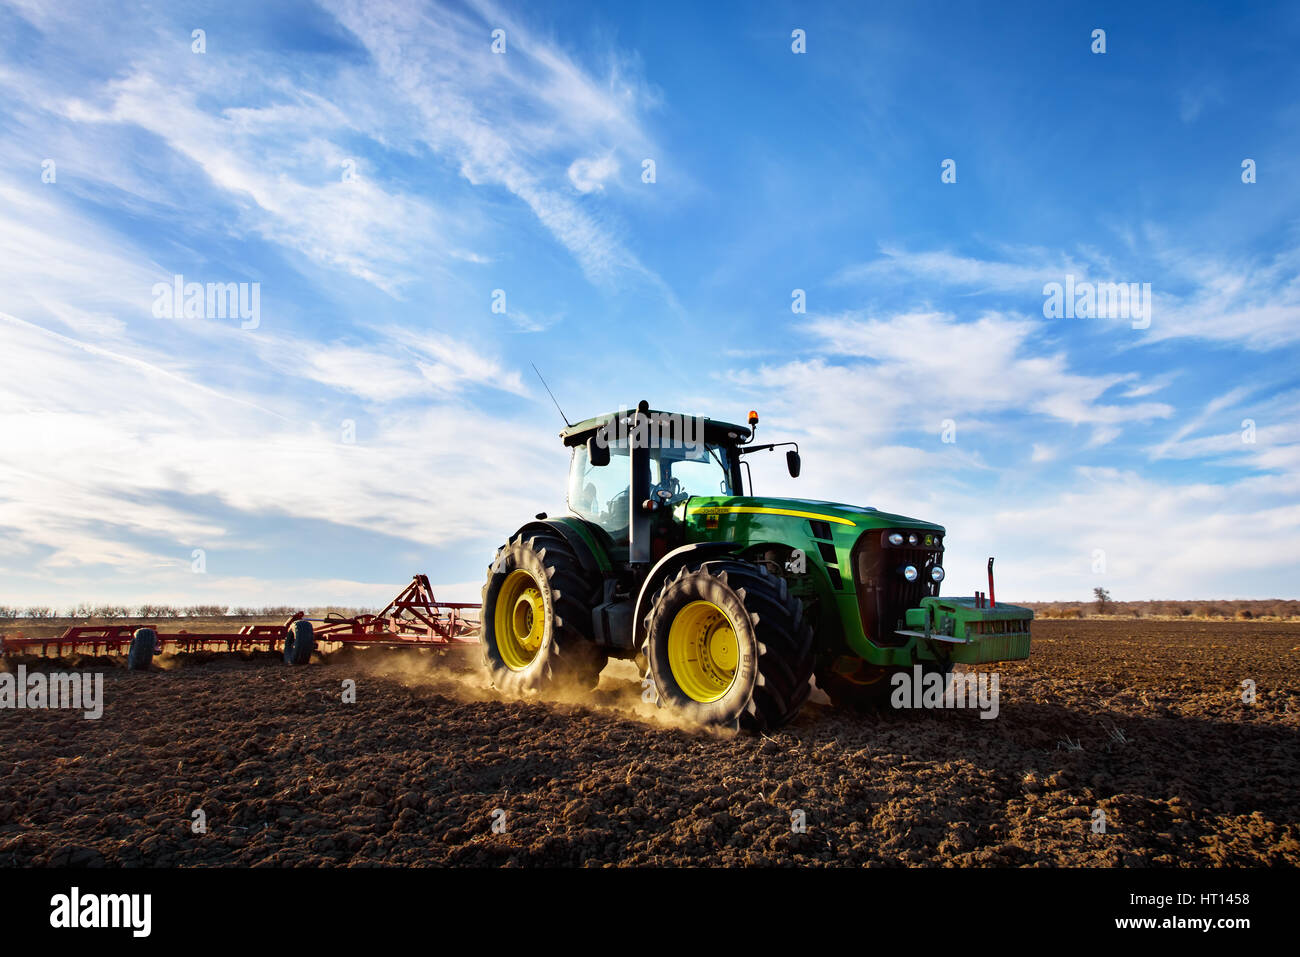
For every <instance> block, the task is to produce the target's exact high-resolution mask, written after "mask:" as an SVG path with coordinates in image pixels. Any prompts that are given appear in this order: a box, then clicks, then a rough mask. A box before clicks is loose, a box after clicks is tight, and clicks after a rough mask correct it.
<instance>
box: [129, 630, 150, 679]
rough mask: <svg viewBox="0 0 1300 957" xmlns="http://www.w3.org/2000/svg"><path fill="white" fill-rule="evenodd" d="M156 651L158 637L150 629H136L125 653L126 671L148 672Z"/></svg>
mask: <svg viewBox="0 0 1300 957" xmlns="http://www.w3.org/2000/svg"><path fill="white" fill-rule="evenodd" d="M157 649H158V635H157V633H156V632H155V631H154V630H153V629H152V628H137V629H136V632H135V634H134V635H132V636H131V646H130V647H129V648H128V649H127V652H126V667H127V670H128V671H148V670H149V665H150V664H151V663H152V662H153V656H154V653H155V652H156V651H157Z"/></svg>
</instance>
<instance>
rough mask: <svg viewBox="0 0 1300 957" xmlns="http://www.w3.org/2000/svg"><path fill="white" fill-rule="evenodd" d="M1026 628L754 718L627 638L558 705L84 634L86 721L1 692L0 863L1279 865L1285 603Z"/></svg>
mask: <svg viewBox="0 0 1300 957" xmlns="http://www.w3.org/2000/svg"><path fill="white" fill-rule="evenodd" d="M28 633H29V634H31V633H33V632H32V631H30V630H29V631H28ZM1034 636H1035V639H1034V652H1033V657H1032V658H1031V659H1030V660H1029V661H1027V662H1017V663H1011V664H1003V665H999V666H994V667H995V668H996V670H997V671H998V673H999V674H1000V676H1001V702H1000V713H999V715H998V717H997V718H996V719H995V720H982V719H981V718H980V717H979V715H978V713H977V712H974V711H928V712H927V711H912V712H898V713H884V714H880V715H851V714H843V713H839V712H834V711H832V710H830V709H829V708H827V707H825V706H824V705H823V704H818V703H816V702H814V703H811V704H809V705H808V706H807V707H806V708H805V710H804V711H803V712H802V714H801V715H800V717H799V719H798V720H797V722H796V723H795V724H794V725H792V726H790V727H788V728H787V729H785V730H783V731H782V732H781V733H779V734H776V735H773V736H769V737H755V736H748V735H744V734H741V735H732V734H723V733H712V732H706V731H702V730H699V729H694V728H683V727H675V726H673V725H672V724H671V723H670V722H668V721H667V720H666V719H665V718H664V716H663V714H662V713H661V712H657V711H656V709H654V707H653V706H652V705H648V704H645V703H644V702H642V700H641V696H640V691H641V689H640V685H639V683H638V681H637V680H636V674H635V672H634V671H632V670H631V669H630V668H629V667H628V666H626V665H612V666H611V667H610V668H609V669H607V670H606V673H605V675H604V676H603V677H602V679H601V684H600V687H599V689H598V690H597V692H596V693H595V695H594V697H592V698H590V699H587V700H585V701H583V702H581V703H579V702H578V701H576V700H574V701H535V700H530V701H518V700H503V699H502V698H500V697H499V696H498V695H496V694H495V693H494V692H493V691H491V690H490V689H487V688H485V687H484V686H483V682H482V679H481V678H480V677H479V676H478V674H477V672H476V671H475V670H474V668H473V661H472V660H468V659H465V658H464V656H460V657H454V656H452V655H451V654H450V653H442V654H441V655H440V654H438V653H435V652H418V653H417V652H400V653H392V654H390V653H383V652H378V651H376V652H372V653H369V654H366V653H358V652H352V653H348V654H346V655H345V654H343V653H338V654H333V655H327V656H325V657H324V658H323V659H322V660H321V661H320V662H318V663H314V664H312V665H311V666H309V667H305V668H288V667H285V666H283V665H281V664H280V663H279V662H278V661H276V660H275V659H274V658H272V657H270V656H261V657H259V658H252V659H247V660H243V659H233V658H208V659H203V658H199V657H194V658H184V659H181V658H164V659H162V660H161V661H160V664H161V666H162V669H163V670H160V671H155V672H154V673H151V674H140V673H130V672H127V671H125V670H123V669H122V668H121V667H120V663H119V664H118V665H117V666H105V664H104V663H103V662H87V661H82V662H79V663H78V665H79V666H80V667H86V668H95V669H100V670H104V671H105V676H104V697H105V712H104V716H103V717H102V718H101V719H100V720H98V721H88V720H85V719H83V718H82V717H81V715H80V714H79V713H75V712H68V711H34V710H17V711H15V710H6V711H3V712H0V721H3V722H4V733H3V735H0V763H2V764H3V766H4V767H5V768H6V773H5V775H4V778H3V779H2V780H0V864H2V865H33V864H34V865H50V864H84V865H101V864H102V865H109V866H117V865H146V864H157V865H164V866H169V865H178V866H192V865H204V866H207V865H295V864H296V865H308V866H316V865H347V864H351V865H374V864H402V865H406V864H441V865H493V866H495V865H539V864H550V865H587V866H604V865H644V864H660V865H668V864H672V865H679V864H699V865H709V864H758V865H873V866H880V865H939V866H970V865H977V866H978V865H1000V866H1008V865H1010V866H1021V865H1027V866H1035V865H1040V866H1041V865H1082V866H1111V865H1126V866H1146V865H1149V866H1162V867H1163V866H1177V865H1244V866H1257V865H1290V866H1295V865H1297V864H1300V821H1298V817H1300V789H1297V786H1296V785H1297V781H1300V682H1298V681H1297V676H1298V673H1300V669H1298V668H1297V664H1296V662H1297V660H1298V656H1300V624H1297V623H1290V622H1276V623H1273V622H1259V621H1153V620H1141V621H1123V620H1115V619H1098V620H1087V619H1085V620H1079V621H1074V620H1043V621H1037V622H1035V624H1034ZM26 663H27V664H28V666H29V667H32V666H33V662H32V661H30V660H29V661H28V662H26ZM39 666H40V667H46V668H53V667H66V665H65V666H59V665H56V664H54V663H52V662H44V663H43V664H40V665H39ZM8 667H10V668H12V667H14V663H13V662H10V663H9V664H8ZM1247 679H1249V680H1251V681H1253V682H1254V683H1255V687H1256V689H1257V698H1256V699H1255V700H1254V702H1253V703H1250V704H1247V703H1245V702H1243V700H1242V682H1243V681H1244V680H1247ZM347 680H352V681H355V682H356V701H355V703H351V704H348V703H344V702H343V701H342V700H341V699H342V689H343V687H344V682H345V681H347ZM196 810H201V811H202V812H203V814H204V816H205V819H206V832H205V833H195V832H194V831H193V829H192V822H193V820H194V816H193V815H194V812H195V811H196ZM1098 811H1100V812H1102V814H1104V819H1105V832H1104V833H1094V821H1095V820H1097V819H1098V817H1097V812H1098ZM800 812H801V813H800ZM792 815H793V816H794V819H795V820H802V821H803V822H804V823H805V825H806V829H805V830H804V831H803V832H802V833H799V832H798V831H797V830H796V829H793V828H792ZM494 824H495V825H496V827H495V829H494Z"/></svg>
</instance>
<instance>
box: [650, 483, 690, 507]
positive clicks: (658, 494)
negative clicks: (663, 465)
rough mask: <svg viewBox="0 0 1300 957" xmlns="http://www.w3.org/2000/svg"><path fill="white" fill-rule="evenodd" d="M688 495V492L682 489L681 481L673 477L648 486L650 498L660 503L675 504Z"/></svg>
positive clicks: (688, 496) (685, 498)
mask: <svg viewBox="0 0 1300 957" xmlns="http://www.w3.org/2000/svg"><path fill="white" fill-rule="evenodd" d="M690 497H691V496H690V494H689V493H687V492H686V491H685V490H683V489H682V483H681V481H680V480H679V479H677V478H675V477H673V478H669V479H668V480H667V481H666V482H660V483H659V484H658V485H651V486H650V498H651V499H652V500H654V501H657V502H659V503H660V504H661V505H677V504H679V503H681V502H684V501H686V500H687V499H688V498H690Z"/></svg>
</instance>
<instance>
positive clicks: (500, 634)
mask: <svg viewBox="0 0 1300 957" xmlns="http://www.w3.org/2000/svg"><path fill="white" fill-rule="evenodd" d="M492 624H493V634H494V635H495V636H496V642H497V651H498V652H500V653H501V660H502V661H504V662H505V663H506V667H507V668H509V669H510V670H511V671H522V670H523V669H525V668H527V667H528V666H529V665H530V664H531V663H532V661H533V659H534V658H536V657H537V652H538V650H539V649H540V648H541V647H542V636H543V635H545V634H546V602H545V601H544V600H543V598H542V591H541V589H540V588H538V587H537V579H535V578H533V576H532V573H531V572H526V571H524V570H523V569H522V568H516V569H515V570H514V571H512V572H511V573H510V574H509V575H507V576H506V580H505V581H504V582H503V583H502V585H501V590H500V591H499V592H497V603H496V609H495V611H494V613H493V616H492Z"/></svg>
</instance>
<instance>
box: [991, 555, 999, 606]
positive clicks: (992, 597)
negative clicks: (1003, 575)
mask: <svg viewBox="0 0 1300 957" xmlns="http://www.w3.org/2000/svg"><path fill="white" fill-rule="evenodd" d="M997 604H998V603H997V599H996V598H995V597H994V595H993V559H992V558H989V607H990V608H996V607H997Z"/></svg>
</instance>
